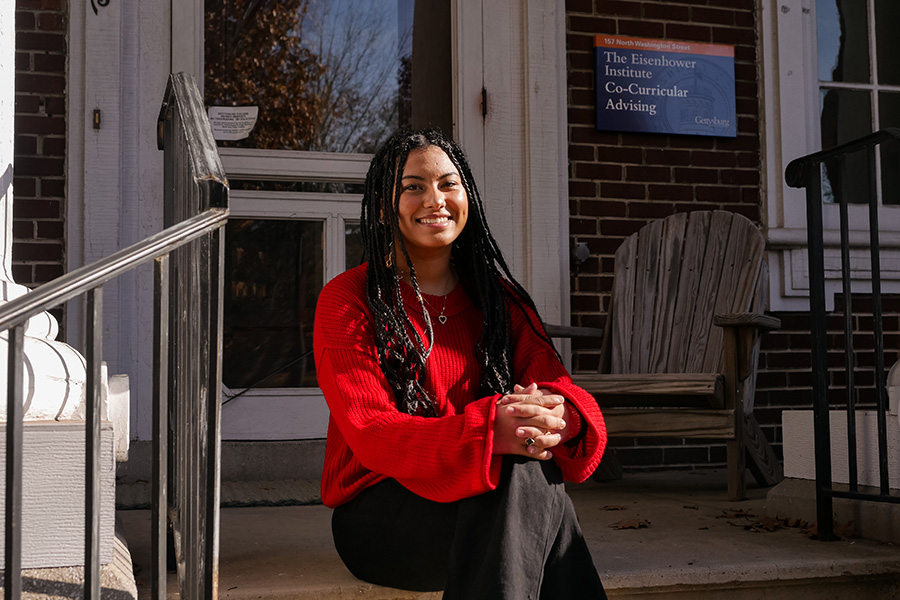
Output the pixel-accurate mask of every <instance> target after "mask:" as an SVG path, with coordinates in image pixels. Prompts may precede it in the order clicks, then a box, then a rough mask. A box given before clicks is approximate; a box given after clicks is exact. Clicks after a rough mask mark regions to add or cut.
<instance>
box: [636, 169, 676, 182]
mask: <svg viewBox="0 0 900 600" xmlns="http://www.w3.org/2000/svg"><path fill="white" fill-rule="evenodd" d="M625 180H626V181H631V182H638V181H647V182H654V183H657V182H667V181H671V180H672V173H671V170H670V169H669V168H667V167H646V166H633V165H632V166H629V167H628V168H627V170H626V171H625Z"/></svg>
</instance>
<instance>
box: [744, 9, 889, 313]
mask: <svg viewBox="0 0 900 600" xmlns="http://www.w3.org/2000/svg"><path fill="white" fill-rule="evenodd" d="M898 26H900V3H898V2H896V1H894V0H780V1H775V0H765V1H764V2H763V3H762V18H761V19H760V39H761V47H762V65H763V69H762V75H763V106H762V114H763V117H764V123H765V142H766V145H765V148H764V156H765V163H764V177H765V181H766V185H765V187H764V191H763V193H764V199H765V203H766V219H767V222H766V225H767V227H766V233H767V241H768V249H769V271H770V274H771V278H772V282H771V285H770V286H769V287H770V290H771V293H770V308H771V309H772V310H800V311H802V310H807V309H808V306H809V301H808V297H809V277H808V266H807V262H808V258H807V248H806V246H807V232H806V197H805V191H804V190H798V189H794V188H789V187H787V185H786V184H785V182H784V169H785V167H786V166H787V164H788V163H789V162H790V161H791V160H793V159H794V158H797V157H800V156H803V155H806V154H809V153H812V152H815V151H817V150H820V149H822V148H828V147H831V146H834V145H837V144H840V143H843V142H846V141H849V140H851V139H854V138H857V137H859V136H861V135H865V134H867V133H870V132H872V131H876V130H879V129H883V128H885V127H889V126H895V127H896V126H900V64H898V63H897V61H896V58H895V57H896V56H897V54H898V51H900V39H898V36H897V35H896V33H895V32H896V30H897V27H898ZM898 162H900V155H898V151H897V149H896V148H882V149H881V152H880V153H878V155H877V158H876V168H877V170H878V181H880V183H881V185H880V186H879V188H878V189H877V190H876V193H877V194H878V196H877V197H878V199H879V203H880V204H879V209H878V213H879V214H878V218H879V229H880V232H881V233H880V236H881V237H880V245H881V264H882V284H883V290H884V291H886V292H897V291H900V186H898V183H900V181H898V178H900V175H898V173H900V169H898V167H897V165H898ZM848 167H849V168H848V170H847V176H846V178H845V179H846V180H845V181H841V180H840V176H839V175H838V173H837V171H836V170H835V169H834V167H833V166H830V165H826V167H825V169H823V196H824V200H825V206H824V214H823V219H824V226H825V230H826V231H825V266H826V274H825V277H826V292H827V293H826V298H827V300H828V302H831V301H832V299H833V294H832V292H836V291H838V290H839V287H840V281H839V277H840V252H839V235H838V232H839V227H840V214H839V207H838V206H837V204H836V203H835V200H836V199H839V198H840V197H841V196H840V194H846V197H847V200H848V204H849V205H850V206H849V219H850V231H849V234H850V242H851V246H852V247H855V248H857V249H858V250H852V251H851V257H850V259H851V260H850V262H851V265H852V280H853V286H854V288H853V289H854V291H858V292H865V291H866V290H867V289H869V288H870V279H871V274H870V273H869V261H868V249H867V247H868V214H867V213H868V208H867V206H865V205H863V203H864V202H867V199H868V198H869V195H870V194H869V189H868V186H869V183H868V178H867V177H866V172H867V167H866V161H865V157H864V156H854V157H852V158H851V161H850V162H849V163H848Z"/></svg>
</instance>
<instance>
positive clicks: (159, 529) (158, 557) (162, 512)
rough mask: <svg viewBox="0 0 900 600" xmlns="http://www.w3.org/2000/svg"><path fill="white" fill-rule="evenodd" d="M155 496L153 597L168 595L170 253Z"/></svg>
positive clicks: (162, 305)
mask: <svg viewBox="0 0 900 600" xmlns="http://www.w3.org/2000/svg"><path fill="white" fill-rule="evenodd" d="M153 278H154V281H153V492H152V493H153V500H152V523H153V531H152V533H151V536H150V554H151V557H152V561H153V567H152V574H151V577H152V579H151V598H153V600H163V599H164V598H165V597H166V588H167V586H166V564H167V560H166V559H167V555H166V553H167V550H168V544H167V534H168V522H167V512H166V507H167V505H168V501H167V498H168V487H167V484H168V452H169V444H168V441H169V418H168V416H169V402H168V397H169V395H168V391H169V255H168V254H166V255H164V256H161V257H159V258H157V259H156V261H155V262H154V263H153Z"/></svg>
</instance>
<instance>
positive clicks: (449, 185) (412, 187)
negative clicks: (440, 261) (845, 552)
mask: <svg viewBox="0 0 900 600" xmlns="http://www.w3.org/2000/svg"><path fill="white" fill-rule="evenodd" d="M400 186H401V188H402V191H401V192H400V198H399V200H398V202H397V216H398V219H399V222H400V234H401V235H402V236H403V241H404V242H405V244H406V249H407V251H408V252H409V253H410V255H413V254H418V255H422V254H423V253H426V254H427V253H431V252H434V251H449V250H450V247H451V245H452V244H453V242H454V241H455V240H456V238H457V237H459V234H460V233H462V230H463V228H464V227H465V226H466V220H467V219H468V217H469V199H468V197H467V196H466V190H465V189H464V188H463V185H462V179H461V178H460V175H459V173H458V172H457V170H456V167H455V166H454V165H453V161H451V160H450V158H449V157H448V156H447V154H446V153H445V152H444V151H443V150H441V149H440V148H438V147H437V146H426V147H425V148H420V149H418V150H413V151H412V152H410V153H409V156H408V157H407V159H406V165H405V166H404V167H403V174H402V175H401V178H400Z"/></svg>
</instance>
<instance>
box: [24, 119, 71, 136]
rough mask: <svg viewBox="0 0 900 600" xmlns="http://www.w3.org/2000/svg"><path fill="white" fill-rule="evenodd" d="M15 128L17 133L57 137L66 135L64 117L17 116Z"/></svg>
mask: <svg viewBox="0 0 900 600" xmlns="http://www.w3.org/2000/svg"><path fill="white" fill-rule="evenodd" d="M15 126H16V130H17V131H22V132H28V133H36V134H57V135H64V134H65V133H66V120H65V118H63V117H49V116H40V115H35V116H29V115H17V116H16V119H15Z"/></svg>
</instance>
